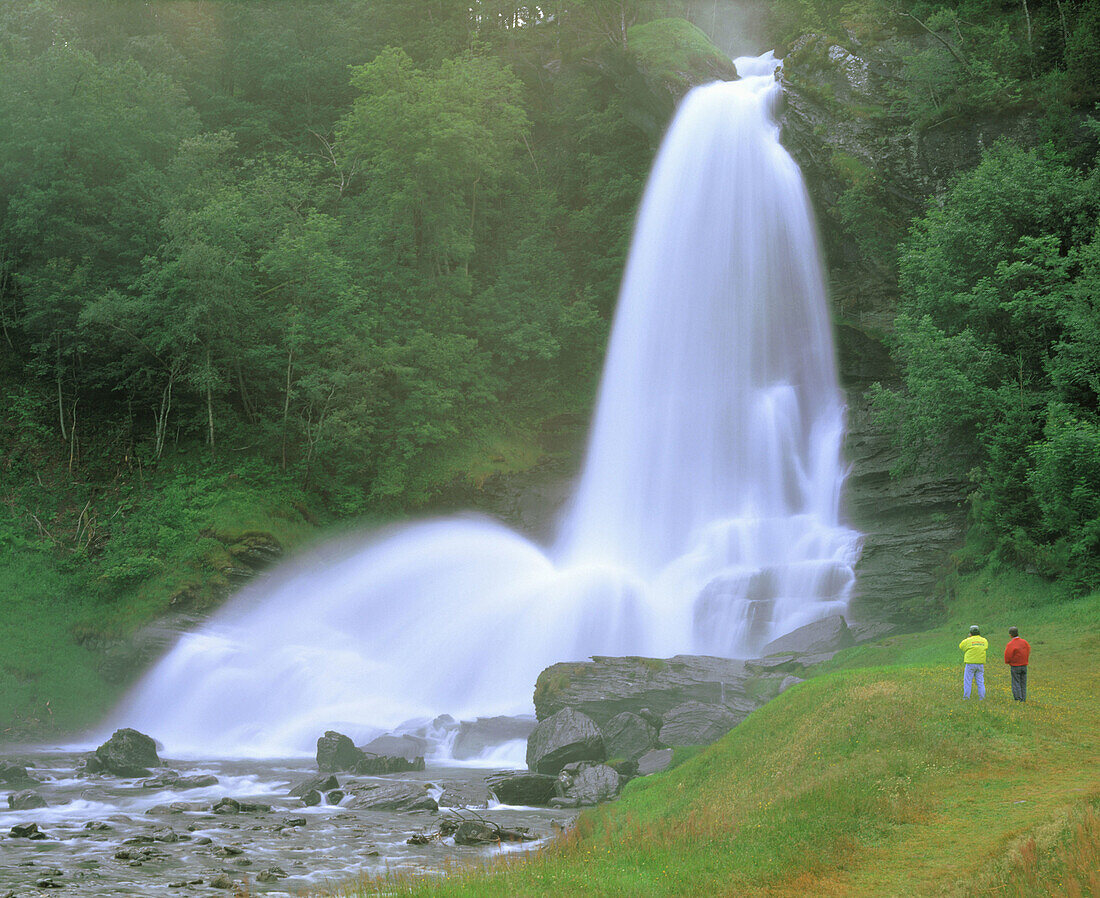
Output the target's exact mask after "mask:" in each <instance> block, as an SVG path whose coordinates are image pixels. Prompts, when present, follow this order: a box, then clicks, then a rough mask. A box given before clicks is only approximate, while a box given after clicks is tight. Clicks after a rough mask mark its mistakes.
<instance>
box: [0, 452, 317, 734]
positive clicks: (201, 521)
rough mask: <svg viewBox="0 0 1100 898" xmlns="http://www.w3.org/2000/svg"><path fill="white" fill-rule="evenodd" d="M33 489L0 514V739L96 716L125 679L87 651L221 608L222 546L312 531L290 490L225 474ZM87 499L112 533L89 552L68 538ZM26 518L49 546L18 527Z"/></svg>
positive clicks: (176, 474)
mask: <svg viewBox="0 0 1100 898" xmlns="http://www.w3.org/2000/svg"><path fill="white" fill-rule="evenodd" d="M41 482H42V483H44V484H45V485H43V486H41V487H39V488H37V491H35V490H34V489H32V486H31V485H28V483H21V484H20V485H19V491H18V493H15V492H13V493H10V494H5V495H4V504H3V506H2V507H0V511H3V512H4V513H5V514H6V517H5V518H4V519H3V520H2V521H0V524H6V526H7V529H6V530H3V534H4V535H6V536H7V537H8V539H7V542H6V544H4V543H2V542H0V621H2V622H3V626H0V741H4V740H5V739H9V738H24V737H31V738H34V737H39V736H45V735H53V734H56V733H63V732H67V731H72V730H74V729H79V728H81V727H82V726H84V725H86V724H88V723H89V722H91V721H94V720H96V719H98V718H99V717H100V716H101V715H102V713H103V712H104V711H105V710H106V709H107V708H108V707H109V706H110V705H111V704H112V703H113V702H114V701H115V700H116V699H117V698H118V695H119V692H120V690H121V689H122V688H124V687H125V686H126V685H127V682H126V679H125V677H123V678H120V677H118V676H117V675H115V676H111V675H108V676H105V675H104V674H105V671H104V669H103V660H104V659H103V655H102V654H101V652H100V651H98V650H97V649H98V648H100V647H102V646H104V645H105V644H110V643H111V642H112V641H113V640H116V639H118V638H120V637H125V636H126V635H127V634H130V633H132V632H133V631H135V630H137V629H139V628H140V627H141V626H143V625H145V624H147V623H148V622H149V621H151V620H154V619H156V618H157V617H159V616H160V615H162V614H164V613H165V612H166V611H169V610H183V611H200V610H203V609H205V608H209V607H211V606H213V605H214V604H215V603H216V602H217V601H219V599H220V597H221V596H222V595H224V593H225V592H227V591H229V590H230V589H231V586H232V585H231V583H230V582H229V581H228V580H227V579H226V578H225V576H224V574H223V573H222V571H221V568H224V566H225V565H226V564H227V563H228V562H229V561H230V560H231V559H230V558H229V556H228V554H227V552H226V550H225V546H224V545H223V541H230V542H231V541H233V539H234V538H235V537H236V536H238V535H240V534H243V533H247V532H250V531H263V532H265V533H269V534H271V535H272V536H274V537H275V538H276V539H277V540H278V541H279V542H280V543H281V544H282V545H283V546H284V548H286V549H291V548H294V547H297V546H300V545H302V544H303V543H305V542H307V541H308V540H309V539H311V538H312V537H313V535H314V533H315V532H316V528H315V527H314V526H313V524H311V523H310V522H309V521H307V520H306V519H305V517H304V516H303V514H302V508H303V506H302V504H301V499H302V496H301V493H300V492H299V491H298V490H296V489H295V488H294V487H293V486H291V485H288V484H286V483H285V482H284V483H274V482H271V481H268V480H256V481H252V480H250V479H249V478H248V477H247V476H241V475H239V474H235V473H227V472H225V471H222V472H213V471H206V472H204V473H201V474H199V473H197V472H196V470H194V469H193V468H192V467H189V466H183V465H181V466H180V467H178V468H171V467H166V468H164V469H163V471H162V472H159V473H158V472H151V473H149V474H148V475H146V476H145V477H144V479H143V480H142V482H141V483H140V484H134V483H122V484H121V485H112V486H111V488H110V489H107V488H103V487H98V488H93V487H92V486H90V485H77V486H73V485H70V484H63V485H61V486H56V487H51V486H50V485H49V480H46V481H41ZM85 501H89V503H90V504H89V507H90V508H91V509H93V511H95V512H96V515H97V520H99V521H102V522H109V524H108V523H101V524H100V525H99V526H100V528H101V529H102V530H103V531H104V532H106V531H107V527H108V526H110V539H109V540H107V541H106V542H105V544H104V545H103V546H102V547H100V548H99V549H98V550H97V551H96V552H94V553H88V552H86V551H84V550H83V549H82V548H81V545H82V543H81V537H80V531H78V530H77V529H76V528H77V522H78V520H79V515H80V511H81V509H82V508H83V507H84V502H85ZM31 509H34V510H35V512H37V516H38V517H39V519H40V520H44V521H45V522H46V526H47V528H48V530H49V532H50V534H51V537H52V540H53V541H52V542H48V541H46V540H45V539H35V538H33V534H32V532H31V531H30V530H27V529H23V527H24V524H25V522H26V521H27V520H29V519H30V516H31V514H32V511H31ZM133 673H137V671H134V672H133Z"/></svg>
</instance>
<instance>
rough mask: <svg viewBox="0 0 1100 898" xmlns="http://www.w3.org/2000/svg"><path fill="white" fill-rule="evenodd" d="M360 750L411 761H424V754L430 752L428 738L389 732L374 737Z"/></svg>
mask: <svg viewBox="0 0 1100 898" xmlns="http://www.w3.org/2000/svg"><path fill="white" fill-rule="evenodd" d="M360 750H361V751H363V752H364V753H365V754H367V755H377V756H379V757H388V758H407V759H408V760H410V761H411V760H414V759H416V758H420V759H421V761H423V759H424V755H426V754H427V753H428V740H427V739H422V738H421V737H419V736H410V735H408V734H405V735H402V736H394V735H392V734H387V735H385V736H379V737H378V738H376V739H372V740H371V741H370V742H368V743H367V744H366V745H363V746H361V747H360ZM419 769H423V768H419Z"/></svg>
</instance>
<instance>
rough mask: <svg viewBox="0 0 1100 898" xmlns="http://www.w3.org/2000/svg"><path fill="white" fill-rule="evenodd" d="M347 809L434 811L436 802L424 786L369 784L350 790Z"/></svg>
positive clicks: (436, 806) (411, 784)
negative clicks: (350, 798)
mask: <svg viewBox="0 0 1100 898" xmlns="http://www.w3.org/2000/svg"><path fill="white" fill-rule="evenodd" d="M348 807H349V808H356V809H364V810H372V811H435V810H438V809H439V805H438V804H437V803H436V800H435V799H434V798H432V796H431V794H429V792H428V791H427V786H426V785H417V784H414V783H370V784H368V785H365V786H357V787H356V788H355V789H354V790H352V800H351V802H350V803H349V804H348Z"/></svg>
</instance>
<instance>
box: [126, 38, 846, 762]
mask: <svg viewBox="0 0 1100 898" xmlns="http://www.w3.org/2000/svg"><path fill="white" fill-rule="evenodd" d="M776 65H777V62H776V60H775V59H774V57H773V56H772V55H771V54H766V55H765V56H763V57H759V58H754V59H739V60H737V66H738V71H739V72H740V73H741V75H742V78H741V80H740V81H736V82H730V83H721V82H720V83H714V84H710V85H706V86H704V87H700V88H696V89H695V90H693V91H692V92H691V93H690V94H689V95H688V96H687V97H686V98H685V99H684V101H683V102H682V104H681V106H680V109H679V111H678V113H677V115H676V118H675V120H674V122H673V124H672V126H671V128H670V130H669V132H668V135H667V136H666V138H665V141H664V143H663V145H662V147H661V150H660V152H659V154H658V157H657V160H656V163H655V165H654V169H653V173H652V175H651V177H650V181H649V184H648V186H647V188H646V192H645V197H644V200H643V202H642V206H641V210H640V213H639V217H638V222H637V226H636V232H635V235H634V240H633V245H632V247H631V251H630V257H629V261H628V264H627V268H626V273H625V276H624V279H623V285H622V291H621V294H620V298H619V305H618V311H617V315H616V320H615V325H614V329H613V333H612V337H611V343H610V348H609V353H608V359H607V365H606V369H605V372H604V376H603V383H602V386H601V390H600V396H599V401H598V407H597V411H596V415H595V419H594V423H593V427H592V433H591V440H590V445H589V448H588V454H587V459H586V462H585V466H584V472H583V475H582V478H581V481H580V485H579V487H578V490H577V493H576V496H575V497H574V500H573V502H572V504H571V506H570V508H569V510H568V513H567V514H566V516H565V518H564V520H563V522H562V524H561V529H560V533H559V536H558V538H557V539H556V540H555V541H554V543H553V544H552V545H550V546H549V547H540V546H537V545H534V544H532V543H531V542H529V541H528V540H526V539H524V538H523V537H521V536H519V535H517V534H516V533H513V532H511V531H509V530H507V529H506V528H504V527H503V526H501V525H499V524H497V523H494V522H492V521H488V520H481V519H464V518H459V519H451V520H437V521H430V522H427V523H422V524H417V525H413V526H408V527H403V528H398V529H395V530H391V531H387V532H385V533H383V534H379V535H376V536H375V537H373V538H371V539H370V540H368V542H367V543H366V544H365V545H359V546H356V547H354V548H349V547H348V546H347V545H344V546H341V547H339V548H335V549H331V550H329V551H327V552H322V553H319V554H318V555H316V556H314V557H313V558H308V559H302V560H299V561H297V562H292V563H289V564H287V565H284V566H283V568H282V569H281V570H279V571H276V572H274V573H273V574H272V575H271V576H269V577H266V578H264V579H263V580H262V581H257V582H256V583H254V584H252V585H251V586H250V587H248V588H246V589H245V590H243V591H242V593H241V594H240V595H239V596H237V597H236V598H235V599H234V600H233V601H232V602H231V603H230V604H229V605H228V606H227V607H226V608H225V609H224V610H223V611H221V612H220V613H219V614H217V615H216V616H215V617H214V618H212V619H211V620H210V621H209V623H207V624H206V625H204V626H202V627H201V628H199V629H198V630H196V631H195V632H192V633H189V634H187V635H186V636H184V637H183V638H182V639H181V640H180V641H179V643H178V644H177V645H176V646H175V647H174V648H173V649H172V650H171V651H170V652H169V653H168V654H167V655H166V656H165V657H164V658H163V659H162V660H161V661H160V662H159V663H158V664H157V665H156V666H155V667H154V669H153V670H152V671H151V672H150V673H149V674H148V675H147V676H146V677H145V678H144V679H143V680H142V682H141V683H140V684H139V685H138V687H137V688H136V689H135V690H134V692H133V693H132V694H131V695H130V696H129V697H128V698H127V699H126V701H125V702H124V703H123V705H122V706H121V707H120V708H118V709H117V710H116V711H115V713H114V714H113V715H112V717H111V719H110V720H109V721H107V722H106V724H105V726H104V733H108V732H109V731H110V730H112V729H113V728H115V727H116V726H132V727H136V728H138V729H140V730H142V731H143V732H147V733H150V734H152V735H153V736H155V737H156V738H157V739H158V740H160V741H161V742H162V743H163V745H164V746H165V749H166V751H167V752H168V753H169V754H170V755H171V756H172V757H206V758H241V757H247V758H263V757H267V758H279V757H290V756H302V755H308V754H312V752H313V750H314V745H315V742H316V739H317V737H318V736H319V735H320V734H321V733H322V732H324V731H325V730H326V729H337V730H340V731H342V732H345V733H347V734H348V735H350V736H352V737H353V738H354V739H356V741H357V742H358V741H362V740H365V739H367V738H370V737H371V736H373V735H376V734H377V733H379V732H382V731H386V730H394V729H397V728H400V726H401V725H402V723H404V722H407V721H409V720H410V719H416V718H419V719H421V720H423V719H425V718H431V717H433V716H434V715H436V714H439V713H442V712H447V713H450V714H452V715H453V716H455V717H459V718H469V717H474V716H478V715H490V714H513V713H520V714H522V713H530V707H531V691H532V688H533V686H534V683H535V679H536V677H537V676H538V674H539V672H540V671H541V670H542V669H543V668H544V667H546V666H548V665H550V664H552V663H554V662H557V661H567V660H584V659H585V658H587V657H588V656H590V655H593V654H603V655H623V654H630V655H648V656H658V657H665V656H669V655H672V654H675V653H703V654H713V655H722V656H728V657H751V656H752V655H753V653H754V652H758V651H759V650H760V649H761V648H762V647H763V645H764V644H765V643H766V642H767V641H768V640H770V639H772V638H774V637H776V636H779V635H781V634H783V633H786V632H789V631H790V630H792V629H794V628H796V627H798V626H800V625H802V624H805V623H808V622H810V621H813V620H815V619H818V618H821V617H825V616H827V615H829V614H833V613H836V612H837V611H839V610H843V609H844V608H845V606H846V604H847V601H848V596H849V593H850V590H851V587H852V583H853V579H854V577H853V572H852V568H853V565H854V563H855V561H856V559H857V557H858V554H859V547H860V539H859V535H858V534H857V533H855V532H854V531H852V530H851V529H849V528H847V527H846V526H844V525H843V523H842V522H841V519H840V514H839V506H840V495H841V488H842V485H843V481H844V473H845V469H844V466H843V464H842V460H841V442H842V439H843V433H844V408H843V403H842V399H841V396H840V392H839V389H838V387H837V379H836V372H835V363H834V358H833V347H832V340H831V334H830V323H829V315H828V308H827V303H826V295H825V287H824V280H823V275H822V269H821V263H820V259H819V252H818V247H817V244H816V237H815V231H814V225H813V221H812V218H811V213H810V207H809V202H808V198H807V195H806V191H805V187H804V185H803V183H802V178H801V174H800V172H799V170H798V167H797V166H796V165H795V163H794V161H793V160H792V159H791V157H790V156H789V155H788V154H787V152H786V151H785V150H784V149H783V148H782V146H781V145H780V143H779V129H778V125H777V124H776V122H775V120H774V113H775V108H776V106H777V103H778V101H779V98H780V86H779V85H778V83H777V82H776V81H775V79H774V77H773V71H774V69H775V67H776Z"/></svg>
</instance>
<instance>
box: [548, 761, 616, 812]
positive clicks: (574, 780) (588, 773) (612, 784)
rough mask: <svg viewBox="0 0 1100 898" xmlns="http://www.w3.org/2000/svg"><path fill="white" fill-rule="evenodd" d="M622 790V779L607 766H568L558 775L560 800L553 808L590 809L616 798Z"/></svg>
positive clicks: (554, 802)
mask: <svg viewBox="0 0 1100 898" xmlns="http://www.w3.org/2000/svg"><path fill="white" fill-rule="evenodd" d="M621 789H622V777H620V776H619V773H618V771H616V770H615V769H613V768H611V767H608V766H607V765H606V764H588V763H584V762H580V763H574V764H566V765H565V767H563V768H562V771H561V773H559V774H558V779H557V792H558V800H556V801H555V800H551V802H550V804H551V806H557V807H575V808H580V807H589V806H591V805H594V804H599V803H600V802H602V801H610V800H611V799H612V798H615V797H616V796H617V795H618V794H619V791H620V790H621Z"/></svg>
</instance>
